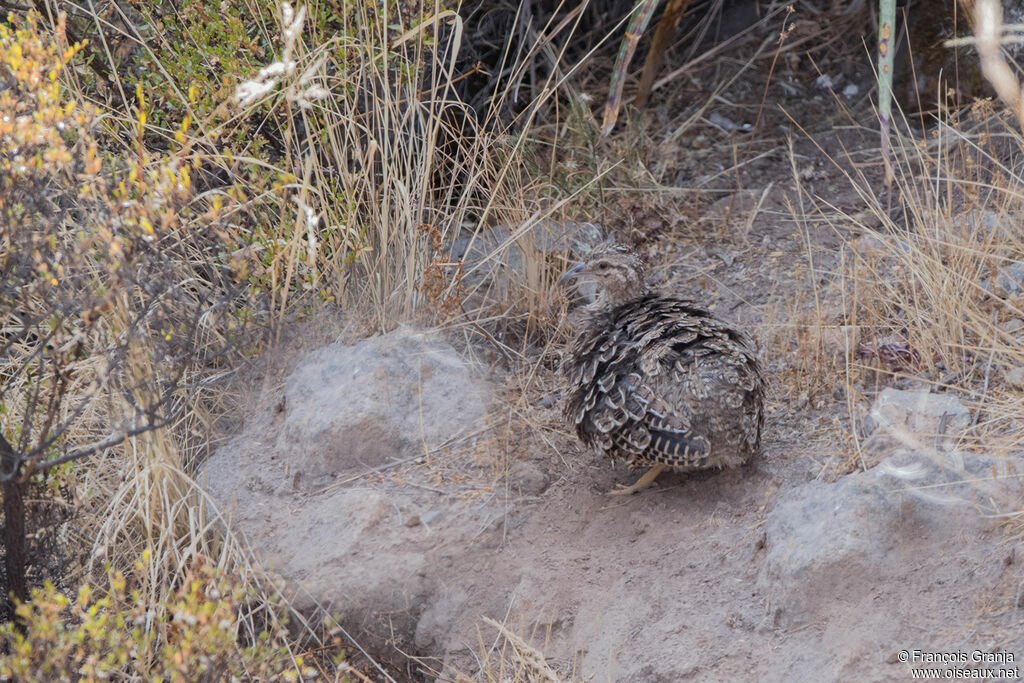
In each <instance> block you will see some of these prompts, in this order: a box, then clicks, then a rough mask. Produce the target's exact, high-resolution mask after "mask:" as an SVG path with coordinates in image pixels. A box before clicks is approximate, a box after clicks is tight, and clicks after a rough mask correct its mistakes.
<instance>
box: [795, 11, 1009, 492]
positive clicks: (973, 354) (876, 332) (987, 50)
mask: <svg viewBox="0 0 1024 683" xmlns="http://www.w3.org/2000/svg"><path fill="white" fill-rule="evenodd" d="M990 4H996V3H988V2H978V3H976V6H977V8H978V9H979V10H981V9H983V8H985V7H986V6H987V5H990ZM988 9H990V8H988ZM992 21H993V20H992V18H991V17H989V18H988V19H986V20H985V21H976V22H975V28H976V30H977V31H979V34H978V49H979V53H980V56H979V59H980V60H981V63H982V66H983V71H984V73H985V74H986V76H988V77H990V78H1005V77H1006V76H1007V74H1008V71H1007V70H1005V69H1002V68H998V65H993V63H992V60H993V59H997V58H998V59H999V60H1003V59H1004V57H1003V56H1002V52H1001V51H1000V49H999V47H998V44H997V45H996V46H995V49H994V50H993V48H992V45H991V42H990V39H991V35H992V33H993V32H995V33H996V34H1001V29H1000V28H993V26H992ZM986 36H987V37H986ZM986 41H989V45H988V46H987V47H985V46H983V43H985V42H986ZM958 42H961V43H962V42H963V41H958ZM1002 66H1004V67H1005V66H1006V64H1005V62H1002ZM996 90H997V92H999V93H1000V95H1003V94H1006V95H1007V96H1008V97H1009V98H1010V99H1011V101H1010V102H1008V103H1007V104H1008V107H1007V108H1008V111H1007V109H1003V108H1001V107H1000V106H998V104H997V103H993V102H992V101H985V100H981V101H977V102H976V103H975V104H974V105H973V106H972V107H971V108H969V109H967V110H963V111H951V110H948V109H945V108H940V109H939V110H938V111H937V112H935V114H934V116H933V117H932V119H931V120H930V121H929V122H928V125H927V127H926V128H925V129H923V130H922V129H920V128H919V127H918V126H917V124H918V123H919V121H918V120H916V119H915V120H914V121H909V120H908V119H907V118H906V117H905V116H902V114H899V113H898V114H897V115H896V116H895V121H894V123H895V124H896V125H894V126H893V128H892V131H891V134H892V141H891V142H892V145H891V148H892V153H893V159H892V166H893V185H892V189H891V192H890V193H888V194H886V193H884V192H883V193H880V192H879V191H878V183H877V178H876V177H875V176H871V175H869V172H868V170H867V169H871V168H874V166H873V165H872V164H871V163H863V162H864V160H863V159H862V158H860V157H853V156H852V155H850V156H846V157H833V158H832V161H833V163H834V164H835V167H836V168H837V169H839V170H840V171H841V172H842V173H843V175H845V177H846V179H847V180H848V182H849V184H850V186H851V187H852V188H853V189H854V190H855V192H856V195H857V197H858V199H859V203H860V205H861V207H862V208H863V210H861V211H858V212H850V211H846V210H843V209H841V208H839V207H837V206H835V205H833V204H831V203H830V201H829V198H828V197H822V196H819V195H815V194H813V193H812V192H811V191H809V190H808V189H807V188H804V187H803V186H802V184H801V181H800V177H799V175H798V174H797V173H794V178H795V181H796V183H797V185H798V188H799V189H800V195H799V200H798V202H797V204H796V205H794V207H793V213H794V217H795V219H796V220H797V221H798V222H800V223H803V224H804V225H805V226H806V227H805V229H806V230H812V229H815V227H812V226H818V228H821V227H824V228H826V229H828V228H829V227H831V229H833V230H834V231H835V232H836V233H837V234H839V235H841V236H843V238H844V240H845V245H844V247H843V248H842V250H841V252H840V254H839V255H838V256H839V259H838V261H837V266H836V269H835V271H834V272H831V273H827V272H823V271H820V270H819V271H815V275H816V278H815V279H819V278H820V279H821V280H822V281H824V282H825V284H824V285H823V286H821V287H819V288H818V289H817V290H816V293H815V296H816V298H817V300H818V305H817V307H816V308H817V310H820V311H821V310H830V311H836V310H838V311H839V312H840V320H838V321H837V320H828V321H822V322H821V323H820V324H819V325H818V326H817V332H818V334H817V343H816V348H815V358H816V359H817V362H818V365H819V368H820V370H821V371H822V372H823V373H829V374H831V373H840V374H841V375H842V376H844V378H845V382H844V383H845V385H846V388H847V395H848V404H849V412H850V415H851V418H852V420H853V424H852V425H851V430H850V431H851V435H852V436H853V437H854V442H855V449H856V451H857V453H856V455H857V463H858V466H860V467H865V466H868V465H871V464H874V463H873V462H868V461H866V460H865V459H864V457H865V454H864V452H863V451H861V450H860V441H859V439H858V438H857V437H858V435H860V434H862V433H863V428H864V423H863V421H864V419H866V418H867V413H866V411H865V410H864V409H863V408H864V407H865V406H869V405H870V403H871V400H872V399H873V394H874V393H875V392H877V391H878V390H880V389H881V388H883V387H885V386H893V385H897V384H901V385H902V386H905V387H910V388H916V389H918V390H930V391H934V392H949V393H953V394H954V395H956V396H958V397H959V398H960V399H961V401H962V402H963V403H964V404H965V405H966V406H967V407H968V408H969V409H970V410H971V414H972V419H971V423H970V425H969V426H968V427H967V428H966V429H965V430H963V431H962V432H961V433H958V434H954V435H953V437H954V439H955V441H956V449H955V453H954V454H953V455H950V454H945V453H940V452H936V451H935V449H934V447H933V445H932V443H933V441H934V435H925V434H901V435H899V436H900V440H901V441H902V445H903V446H904V447H906V448H909V449H911V450H914V451H917V452H919V453H921V454H922V455H923V456H926V457H929V458H931V459H932V460H933V461H935V462H936V463H937V464H940V465H942V466H943V467H946V468H950V469H952V470H954V471H956V470H958V468H959V470H960V474H961V476H963V473H962V462H959V458H961V457H970V455H969V453H970V452H980V453H985V454H989V455H994V456H996V457H997V458H1001V459H1002V460H1001V462H1002V463H1004V464H1002V465H1000V466H999V467H998V468H997V469H998V470H999V471H998V473H996V472H994V475H995V474H999V475H1000V476H1002V477H1009V480H1008V481H1009V483H1010V486H1011V490H1012V489H1013V488H1014V487H1015V484H1014V483H1013V482H1014V481H1015V477H1016V476H1017V475H1016V474H1015V470H1016V462H1017V461H1018V460H1019V457H1020V456H1021V454H1022V453H1024V401H1022V400H1021V398H1022V394H1024V391H1022V387H1021V386H1020V384H1019V380H1014V376H1015V375H1014V372H1015V371H1017V372H1019V370H1020V368H1022V367H1024V293H1022V291H1021V288H1020V285H1019V280H1020V279H1021V276H1022V275H1024V268H1022V266H1021V264H1022V262H1024V227H1022V223H1021V221H1020V216H1021V215H1022V212H1024V191H1022V188H1024V135H1022V133H1021V128H1020V123H1019V120H1018V118H1017V117H1016V114H1017V104H1019V103H1016V104H1015V102H1014V101H1012V100H1014V98H1016V97H1019V92H1020V88H1019V84H1016V83H1013V84H1007V83H1001V84H999V85H998V86H997V88H996ZM1015 93H1016V94H1015ZM938 99H939V100H940V101H942V98H938ZM820 150H821V151H822V152H825V148H824V147H821V148H820ZM1015 283H1016V284H1015ZM836 347H840V348H836ZM837 360H838V363H836V361H837ZM997 507H1001V509H1004V510H1012V509H1016V508H1019V503H1015V502H1014V500H1012V498H1010V499H1006V500H1003V501H1000V502H999V505H998V506H997Z"/></svg>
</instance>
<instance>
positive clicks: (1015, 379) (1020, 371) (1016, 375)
mask: <svg viewBox="0 0 1024 683" xmlns="http://www.w3.org/2000/svg"><path fill="white" fill-rule="evenodd" d="M1006 383H1007V384H1009V385H1010V386H1011V387H1013V388H1014V389H1024V367H1020V368H1014V369H1013V370H1010V371H1009V372H1008V373H1006Z"/></svg>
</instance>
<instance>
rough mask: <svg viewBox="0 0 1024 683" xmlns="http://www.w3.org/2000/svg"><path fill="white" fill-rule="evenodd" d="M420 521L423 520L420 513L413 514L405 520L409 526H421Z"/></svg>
mask: <svg viewBox="0 0 1024 683" xmlns="http://www.w3.org/2000/svg"><path fill="white" fill-rule="evenodd" d="M420 522H421V520H420V516H419V515H413V516H412V517H409V518H408V519H406V520H405V525H406V526H408V527H414V526H419V525H420Z"/></svg>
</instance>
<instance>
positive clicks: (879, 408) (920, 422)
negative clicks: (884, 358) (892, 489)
mask: <svg viewBox="0 0 1024 683" xmlns="http://www.w3.org/2000/svg"><path fill="white" fill-rule="evenodd" d="M871 420H872V422H873V423H874V424H876V425H878V426H879V428H880V429H881V430H884V431H885V432H886V433H888V434H890V435H892V436H893V437H895V438H896V439H898V440H900V441H906V442H911V443H907V444H906V445H912V443H918V442H919V443H920V444H921V445H923V446H935V447H936V448H940V449H948V448H950V447H952V445H953V442H954V440H955V439H956V438H957V437H958V436H959V435H960V433H961V432H963V431H964V430H965V429H967V427H969V426H970V423H971V411H970V410H968V409H967V408H966V407H965V406H964V404H963V403H961V402H960V399H958V398H957V397H956V396H954V395H953V394H932V393H929V392H927V391H900V390H898V389H885V390H884V391H882V393H881V394H879V395H878V398H877V399H875V404H874V406H872V408H871Z"/></svg>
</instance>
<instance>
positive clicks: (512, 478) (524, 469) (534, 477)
mask: <svg viewBox="0 0 1024 683" xmlns="http://www.w3.org/2000/svg"><path fill="white" fill-rule="evenodd" d="M508 483H509V487H510V488H511V489H512V490H513V491H518V492H520V493H522V494H523V495H525V496H536V495H539V494H541V493H543V492H544V489H546V488H547V487H548V476H547V475H546V474H544V472H543V471H542V470H541V469H540V468H539V467H537V466H536V465H534V464H533V463H530V462H520V463H516V464H515V466H514V467H513V468H512V472H511V473H510V474H509V477H508Z"/></svg>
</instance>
